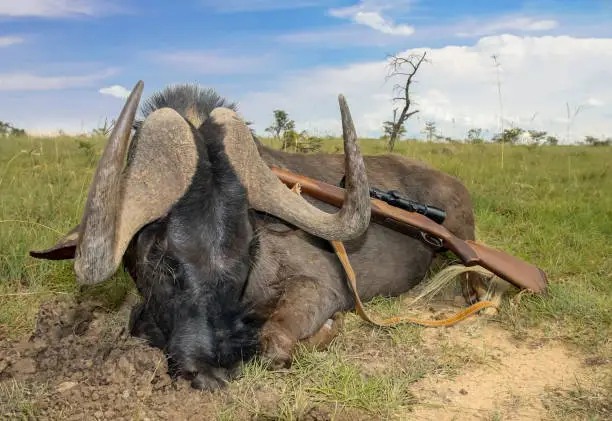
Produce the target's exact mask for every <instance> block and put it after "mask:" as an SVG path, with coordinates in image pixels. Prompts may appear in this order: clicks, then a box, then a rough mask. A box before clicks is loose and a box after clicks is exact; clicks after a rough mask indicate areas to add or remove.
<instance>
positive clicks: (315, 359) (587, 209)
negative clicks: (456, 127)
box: [0, 137, 612, 419]
mask: <svg viewBox="0 0 612 421" xmlns="http://www.w3.org/2000/svg"><path fill="white" fill-rule="evenodd" d="M268 143H270V142H269V141H268ZM102 147H103V139H89V140H86V139H79V138H68V137H67V138H54V139H34V138H19V139H18V138H6V139H0V197H1V198H2V200H1V201H0V337H2V336H3V335H7V336H11V337H16V336H19V335H22V334H24V333H27V332H28V331H29V330H30V329H31V328H32V326H33V323H34V316H35V314H36V312H37V309H38V304H39V303H40V301H41V300H43V299H46V298H48V297H49V296H51V295H53V294H68V295H71V294H80V295H87V296H93V297H96V298H98V299H101V300H103V301H104V303H105V304H106V305H107V306H108V307H109V308H116V307H117V306H118V305H119V303H120V302H121V300H122V299H123V296H124V295H125V293H126V292H127V291H128V290H129V289H130V288H131V287H132V283H131V281H130V280H129V278H128V277H127V276H126V275H125V274H124V273H118V274H117V275H116V276H114V277H113V278H112V279H111V280H109V281H107V282H106V283H104V284H102V285H99V286H95V287H80V288H79V287H77V286H76V285H75V282H74V275H73V273H72V269H71V262H69V261H67V262H47V261H42V260H35V259H32V258H30V257H29V256H28V251H29V250H31V249H42V248H46V247H49V246H51V245H52V244H53V243H54V241H55V240H56V239H57V238H58V237H59V236H60V235H62V234H64V233H65V232H67V231H68V230H70V229H71V228H72V227H73V226H74V225H75V224H77V223H78V222H79V218H80V215H81V212H82V209H83V205H84V202H85V199H86V196H87V190H88V185H89V182H90V180H91V177H92V175H93V171H94V168H95V165H96V162H97V159H98V157H99V154H100V152H101V150H102ZM323 147H324V151H326V152H339V151H341V150H342V142H341V140H339V139H332V140H327V141H325V143H324V146H323ZM361 150H362V153H364V154H380V153H385V146H384V144H383V143H382V142H381V141H378V140H374V139H364V140H362V141H361ZM396 153H399V154H404V155H407V156H410V157H414V158H417V159H420V160H422V161H424V162H426V163H428V164H430V165H432V166H434V167H436V168H439V169H442V170H444V171H447V172H449V173H450V174H452V175H455V176H457V177H459V178H460V179H461V180H462V181H463V182H464V183H465V184H466V185H467V187H468V189H469V190H470V191H471V193H472V198H473V201H474V206H475V212H476V218H477V234H478V240H479V241H482V242H484V243H486V244H489V245H491V246H494V247H496V248H499V249H503V250H505V251H507V252H509V253H511V254H514V255H516V256H518V257H520V258H523V259H525V260H527V261H529V262H531V263H534V264H536V265H538V266H540V267H542V268H543V269H544V270H545V271H546V272H547V274H548V275H549V278H550V294H549V296H546V297H534V296H521V297H520V300H517V301H516V302H512V301H507V302H506V303H505V304H504V308H503V309H502V310H503V311H502V312H501V314H500V316H498V322H499V323H501V324H502V325H503V326H504V327H506V328H508V329H510V330H511V331H512V332H514V333H515V334H516V337H517V338H521V337H523V336H525V335H529V334H530V332H532V331H533V330H534V329H536V330H537V331H538V332H541V334H542V335H544V336H546V337H549V338H556V339H561V340H563V341H566V342H567V343H569V344H572V345H575V346H576V347H577V349H579V350H580V351H581V352H582V353H584V355H593V356H598V357H602V358H611V357H612V346H611V342H610V338H612V241H610V240H611V238H612V168H611V167H612V148H609V147H588V146H571V147H570V146H555V147H551V146H545V147H530V146H505V148H504V163H503V167H502V166H501V146H500V145H497V144H482V145H465V144H429V143H423V142H401V143H400V144H398V145H397V151H396ZM370 308H371V309H372V310H374V309H375V310H376V311H377V312H380V313H384V314H389V315H391V314H397V311H398V309H399V307H398V306H397V301H396V300H393V299H390V300H377V302H375V303H373V304H371V305H370ZM349 322H350V323H347V327H346V328H345V331H346V332H345V334H344V336H343V337H342V339H341V340H340V342H339V345H338V346H339V347H340V348H339V349H340V350H341V351H342V353H341V354H339V353H338V352H340V351H337V352H334V351H333V350H332V351H331V352H330V353H328V354H326V356H322V355H321V354H318V353H310V354H309V353H302V354H300V355H301V358H299V359H297V360H296V365H295V366H294V367H293V368H292V371H291V374H290V375H287V376H284V377H282V380H279V376H278V375H277V374H275V373H270V372H268V371H266V370H264V369H263V368H258V367H257V365H250V366H249V368H248V372H247V375H246V376H245V379H246V380H244V382H246V383H249V382H253V381H257V382H264V383H265V382H281V383H278V384H281V386H278V387H276V389H275V390H276V392H275V393H276V395H277V397H278V400H277V401H276V403H277V405H276V406H274V405H273V406H272V409H271V408H264V407H258V405H259V403H257V400H256V399H255V400H253V399H251V397H252V396H254V395H251V394H249V393H247V392H245V393H243V394H242V395H243V396H244V398H243V399H242V401H240V400H238V401H235V402H234V403H232V404H231V405H229V406H228V407H227V411H228V412H227V414H229V415H228V416H229V417H230V418H228V419H231V414H233V413H234V411H246V412H248V413H249V414H259V416H260V418H258V419H296V418H298V417H299V415H300V414H303V413H304V411H307V410H308V409H309V408H310V406H312V405H313V404H316V405H320V406H323V407H325V408H327V409H328V412H330V413H333V412H334V411H335V410H336V409H337V407H338V406H340V407H342V408H345V409H346V408H349V409H352V410H357V411H365V412H366V413H369V414H375V415H376V416H380V417H382V416H384V415H387V414H388V413H389V412H393V411H396V410H400V409H401V408H405V407H409V406H410V405H411V404H412V403H413V402H414V399H413V397H412V396H411V395H410V393H409V392H408V391H407V387H408V385H409V384H411V383H413V382H415V381H417V380H418V379H419V378H421V377H422V376H424V375H426V374H427V373H436V374H442V375H444V374H448V375H452V374H453V373H455V372H456V368H457V367H460V366H464V365H465V364H469V363H470V362H471V358H474V357H473V356H470V355H467V354H466V353H465V352H464V351H458V352H459V355H457V352H456V350H455V351H452V350H439V355H438V356H437V357H435V358H425V357H424V356H418V355H417V354H419V352H421V351H422V350H423V349H424V348H423V346H424V345H423V343H422V340H421V338H420V332H421V331H422V330H421V328H419V327H414V326H404V327H402V328H400V329H393V330H390V331H384V330H378V329H372V328H371V327H367V328H366V327H364V326H363V324H362V323H361V322H360V321H359V320H358V319H357V318H356V317H353V318H351V319H350V320H349ZM360 335H361V336H360ZM368 335H369V336H368ZM366 336H367V337H366ZM351 338H353V339H354V340H355V341H354V342H351V340H352V339H351ZM371 341H382V342H384V343H385V344H386V345H385V349H386V351H385V352H386V353H387V357H388V359H387V360H385V361H387V362H389V367H394V365H393V361H394V360H393V358H394V357H397V358H398V359H400V360H401V361H402V362H406V361H408V362H406V364H404V365H402V366H401V367H402V368H401V370H400V371H398V372H401V374H402V375H401V376H398V374H397V373H398V372H396V373H395V374H394V373H390V372H389V370H386V369H383V370H382V371H376V373H375V374H374V375H373V376H371V377H367V376H364V375H363V374H360V373H361V371H362V369H363V365H361V363H360V361H357V360H353V359H351V358H350V357H349V356H350V355H351V353H352V349H353V348H352V347H353V346H355V343H361V344H364V343H368V342H371ZM453 352H455V354H454V355H451V354H453ZM407 355H408V356H410V358H407V357H406V356H407ZM402 370H403V371H402ZM313 379H316V381H313ZM241 387H246V386H241ZM240 390H243V389H240ZM241 393H242V392H241ZM252 393H255V392H254V391H253V392H252ZM573 396H574V398H575V399H574V400H572V401H571V402H569V401H568V404H573V403H575V406H577V407H580V405H582V404H581V402H583V403H584V402H587V401H588V396H587V397H585V396H584V393H583V394H579V393H578V392H576V393H575V394H574V395H573ZM588 402H591V401H588ZM597 402H599V401H597ZM383 403H384V404H383ZM585 405H586V404H585ZM593 405H595V406H594V408H595V409H592V408H591V409H592V410H591V409H588V408H587V410H585V411H587V412H588V413H589V414H591V413H595V414H599V413H601V408H600V406H597V405H599V404H597V403H595V404H593ZM334 408H336V409H334ZM572 411H574V412H576V411H577V410H576V409H575V408H574V409H572ZM220 416H223V414H221V415H220ZM266 417H268V418H266ZM593 419H598V418H596V417H595V418H593Z"/></svg>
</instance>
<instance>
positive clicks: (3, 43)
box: [0, 36, 25, 47]
mask: <svg viewBox="0 0 612 421" xmlns="http://www.w3.org/2000/svg"><path fill="white" fill-rule="evenodd" d="M24 41H25V40H24V39H23V38H21V37H16V36H4V37H0V47H8V46H9V45H15V44H21V43H22V42H24Z"/></svg>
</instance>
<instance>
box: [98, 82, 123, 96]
mask: <svg viewBox="0 0 612 421" xmlns="http://www.w3.org/2000/svg"><path fill="white" fill-rule="evenodd" d="M98 92H100V93H101V94H102V95H110V96H114V97H115V98H121V99H126V98H127V97H128V96H130V91H129V90H127V89H125V88H124V87H123V86H120V85H113V86H109V87H108V88H102V89H100V90H99V91H98Z"/></svg>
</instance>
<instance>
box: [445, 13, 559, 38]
mask: <svg viewBox="0 0 612 421" xmlns="http://www.w3.org/2000/svg"><path fill="white" fill-rule="evenodd" d="M462 26H463V28H462V29H461V30H459V31H458V32H457V33H456V35H457V36H460V37H473V36H483V35H493V34H500V33H503V32H508V31H518V32H544V31H550V30H551V29H555V28H557V27H558V26H559V22H557V21H556V20H552V19H535V18H531V17H514V16H506V17H501V18H498V19H496V20H492V21H490V22H486V21H484V22H483V21H472V22H469V23H468V22H466V23H464V24H463V25H462Z"/></svg>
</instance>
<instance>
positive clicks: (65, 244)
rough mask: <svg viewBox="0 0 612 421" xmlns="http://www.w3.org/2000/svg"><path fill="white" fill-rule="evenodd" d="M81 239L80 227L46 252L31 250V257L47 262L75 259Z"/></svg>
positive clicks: (72, 230)
mask: <svg viewBox="0 0 612 421" xmlns="http://www.w3.org/2000/svg"><path fill="white" fill-rule="evenodd" d="M78 239H79V225H77V226H76V227H74V228H72V229H71V230H70V231H69V232H68V233H67V234H66V235H64V236H63V237H61V238H60V239H59V240H57V242H56V243H55V245H54V246H53V247H50V248H48V249H45V250H30V256H32V257H35V258H37V259H45V260H68V259H74V253H75V250H76V245H77V241H78Z"/></svg>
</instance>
